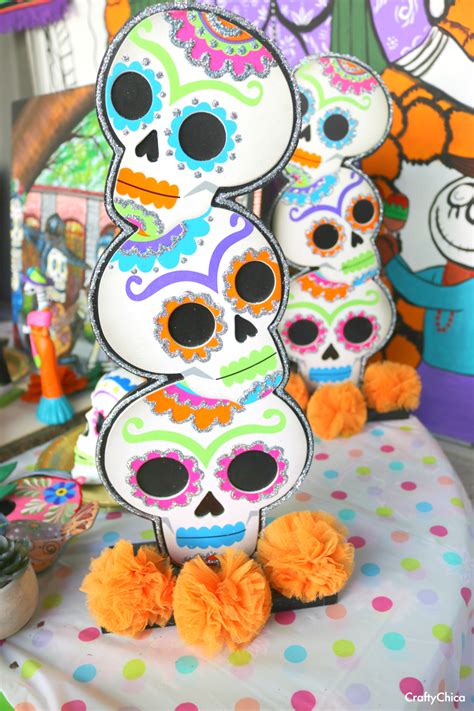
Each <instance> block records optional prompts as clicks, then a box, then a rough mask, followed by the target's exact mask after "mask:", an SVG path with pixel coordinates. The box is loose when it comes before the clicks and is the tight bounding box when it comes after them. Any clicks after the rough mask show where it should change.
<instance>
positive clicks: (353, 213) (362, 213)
mask: <svg viewBox="0 0 474 711" xmlns="http://www.w3.org/2000/svg"><path fill="white" fill-rule="evenodd" d="M379 217H380V207H379V203H378V201H377V200H376V199H375V197H373V196H372V195H367V194H362V195H357V197H355V198H353V199H352V200H351V203H350V205H348V207H347V210H346V220H347V221H348V223H349V224H350V225H351V227H352V228H353V229H354V230H356V231H357V232H368V231H371V230H374V229H375V228H376V226H377V223H378V221H379Z"/></svg>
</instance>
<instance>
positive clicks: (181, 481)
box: [136, 457, 189, 498]
mask: <svg viewBox="0 0 474 711" xmlns="http://www.w3.org/2000/svg"><path fill="white" fill-rule="evenodd" d="M136 477H137V484H138V486H139V487H140V489H141V490H142V491H143V492H145V494H148V495H149V496H155V497H156V498H167V497H170V496H176V494H179V493H180V492H181V491H183V489H184V488H185V487H186V486H187V484H188V481H189V474H188V470H187V469H186V467H185V466H184V464H182V463H181V462H178V461H177V460H176V459H172V458H171V457H156V458H155V459H149V460H148V461H146V462H144V463H143V464H142V465H141V467H140V468H139V469H138V471H137V473H136Z"/></svg>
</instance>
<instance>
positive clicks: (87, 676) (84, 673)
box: [72, 664, 97, 683]
mask: <svg viewBox="0 0 474 711" xmlns="http://www.w3.org/2000/svg"><path fill="white" fill-rule="evenodd" d="M96 674H97V669H96V668H95V666H94V665H93V664H81V666H80V667H77V669H76V670H75V671H74V673H73V675H72V676H73V679H75V681H82V682H84V683H87V682H88V681H92V679H95V675H96Z"/></svg>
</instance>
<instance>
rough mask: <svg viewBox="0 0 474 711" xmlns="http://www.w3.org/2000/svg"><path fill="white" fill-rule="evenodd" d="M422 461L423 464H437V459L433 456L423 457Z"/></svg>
mask: <svg viewBox="0 0 474 711" xmlns="http://www.w3.org/2000/svg"><path fill="white" fill-rule="evenodd" d="M421 461H422V462H423V464H436V457H433V456H432V455H430V456H428V457H422V459H421Z"/></svg>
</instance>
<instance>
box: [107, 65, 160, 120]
mask: <svg viewBox="0 0 474 711" xmlns="http://www.w3.org/2000/svg"><path fill="white" fill-rule="evenodd" d="M160 92H161V84H160V82H159V81H158V80H157V79H156V77H155V74H154V72H153V71H152V70H151V69H146V68H144V67H143V66H142V65H141V64H140V62H132V63H131V64H130V65H127V64H124V63H123V62H119V63H118V64H116V65H115V67H114V70H113V72H112V73H111V75H110V76H109V78H108V79H107V84H106V88H105V108H106V112H107V115H108V117H109V119H110V121H111V122H112V123H113V125H114V128H115V129H116V130H117V131H122V130H124V129H128V130H129V131H137V130H138V129H139V128H140V126H141V125H142V124H143V123H144V124H148V123H151V121H153V118H154V115H155V112H156V111H159V110H160V109H161V107H162V105H163V104H162V101H161V99H160Z"/></svg>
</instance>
